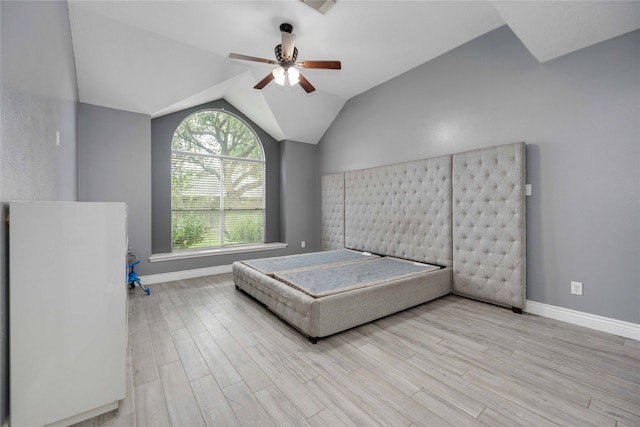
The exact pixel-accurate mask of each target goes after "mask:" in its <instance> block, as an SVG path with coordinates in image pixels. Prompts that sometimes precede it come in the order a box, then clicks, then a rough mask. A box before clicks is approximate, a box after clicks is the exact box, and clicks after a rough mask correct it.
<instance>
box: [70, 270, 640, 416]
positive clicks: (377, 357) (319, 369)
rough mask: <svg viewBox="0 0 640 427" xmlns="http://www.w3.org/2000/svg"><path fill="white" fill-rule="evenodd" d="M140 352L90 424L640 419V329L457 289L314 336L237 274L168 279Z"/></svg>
mask: <svg viewBox="0 0 640 427" xmlns="http://www.w3.org/2000/svg"><path fill="white" fill-rule="evenodd" d="M129 354H130V357H129V367H128V374H127V382H128V386H127V388H128V392H127V398H126V399H124V400H123V401H121V402H120V408H119V410H118V411H117V412H111V413H108V414H104V415H101V416H99V417H96V418H93V419H90V420H87V421H85V422H83V423H81V424H80V425H81V426H83V427H84V426H96V425H107V426H136V425H137V426H153V427H160V426H165V425H166V426H168V425H173V426H181V427H182V426H184V427H191V426H204V425H206V426H213V425H216V426H267V425H274V426H301V425H311V426H332V427H333V426H341V425H345V426H346V425H348V426H354V425H356V426H369V425H390V426H472V425H487V426H518V425H530V426H551V425H554V426H555V425H560V426H574V425H576V426H578V425H580V426H582V425H584V426H591V425H592V426H618V427H622V426H639V425H640V342H637V341H633V340H628V339H625V338H620V337H617V336H614V335H610V334H606V333H601V332H597V331H593V330H590V329H586V328H581V327H578V326H573V325H570V324H566V323H562V322H558V321H554V320H550V319H546V318H542V317H538V316H533V315H527V314H524V315H518V314H514V313H512V312H511V310H507V309H504V308H499V307H495V306H492V305H489V304H484V303H480V302H476V301H472V300H469V299H465V298H460V297H455V296H447V297H444V298H441V299H439V300H436V301H432V302H430V303H427V304H423V305H420V306H418V307H415V308H413V309H410V310H406V311H404V312H401V313H398V314H395V315H392V316H389V317H386V318H384V319H380V320H378V321H375V322H372V323H369V324H367V325H363V326H360V327H358V328H355V329H352V330H349V331H346V332H343V333H340V334H337V335H335V336H332V337H328V338H325V339H321V340H320V341H319V342H318V344H316V345H313V344H311V343H310V342H309V341H308V340H307V339H306V338H305V337H303V336H302V335H301V334H300V333H298V332H297V331H296V330H294V329H293V328H291V327H290V326H288V325H287V324H286V323H284V322H283V321H281V320H280V319H279V318H277V317H276V316H275V315H273V314H272V313H271V312H269V311H268V310H267V309H266V308H264V307H263V306H261V305H260V304H259V303H258V302H256V301H255V300H253V299H251V298H250V297H248V296H247V295H246V294H244V293H242V292H240V291H237V290H236V289H235V287H234V285H233V282H232V279H231V275H230V274H224V275H218V276H209V277H203V278H198V279H190V280H184V281H177V282H170V283H163V284H158V285H153V286H152V287H151V295H150V296H144V295H143V293H142V292H141V290H140V289H135V290H132V291H130V299H129ZM96 386H97V387H98V386H99V385H96Z"/></svg>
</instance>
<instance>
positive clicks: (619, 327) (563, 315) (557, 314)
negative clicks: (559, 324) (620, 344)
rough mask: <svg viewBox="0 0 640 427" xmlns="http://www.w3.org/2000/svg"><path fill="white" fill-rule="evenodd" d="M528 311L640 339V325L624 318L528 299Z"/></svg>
mask: <svg viewBox="0 0 640 427" xmlns="http://www.w3.org/2000/svg"><path fill="white" fill-rule="evenodd" d="M524 311H526V312H527V313H531V314H537V315H538V316H543V317H548V318H550V319H555V320H560V321H563V322H567V323H571V324H574V325H578V326H584V327H586V328H591V329H595V330H597V331H602V332H608V333H610V334H614V335H619V336H621V337H625V338H630V339H633V340H637V341H640V325H639V324H636V323H631V322H625V321H623V320H617V319H611V318H609V317H603V316H598V315H595V314H590V313H584V312H581V311H576V310H570V309H568V308H563V307H556V306H553V305H549V304H543V303H540V302H536V301H529V300H527V301H526V305H525V309H524Z"/></svg>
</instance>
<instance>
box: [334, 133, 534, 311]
mask: <svg viewBox="0 0 640 427" xmlns="http://www.w3.org/2000/svg"><path fill="white" fill-rule="evenodd" d="M525 167H526V164H525V144H524V143H516V144H508V145H501V146H497V147H491V148H484V149H480V150H473V151H468V152H464V153H458V154H454V155H452V156H442V157H436V158H432V159H425V160H418V161H413V162H407V163H401V164H396V165H390V166H381V167H376V168H369V169H363V170H357V171H351V172H344V173H336V174H331V175H325V176H323V177H322V245H323V249H336V248H341V247H347V248H351V249H356V250H362V251H369V252H373V253H376V254H380V255H389V256H395V257H399V258H405V259H412V260H415V261H422V262H427V263H430V264H438V265H443V266H447V267H452V271H453V292H454V293H457V294H459V295H464V296H468V297H472V298H476V299H479V300H483V301H487V302H492V303H495V304H500V305H504V306H507V307H512V308H518V309H522V308H524V301H525V292H526V291H525V289H526V253H525V251H526V241H525V240H526V222H525V219H526V218H525V217H526V207H525V199H524V197H525V194H524V192H525ZM341 233H342V234H341Z"/></svg>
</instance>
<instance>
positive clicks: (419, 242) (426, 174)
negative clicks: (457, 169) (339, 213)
mask: <svg viewBox="0 0 640 427" xmlns="http://www.w3.org/2000/svg"><path fill="white" fill-rule="evenodd" d="M344 188H345V246H346V247H347V248H351V249H356V250H364V251H369V252H373V253H376V254H380V255H389V256H395V257H398V258H405V259H411V260H414V261H421V262H427V263H432V264H439V265H443V266H447V267H450V266H451V265H452V259H453V258H452V252H451V248H452V244H451V156H443V157H437V158H433V159H425V160H418V161H413V162H407V163H400V164H395V165H390V166H381V167H377V168H370V169H362V170H357V171H351V172H345V184H344Z"/></svg>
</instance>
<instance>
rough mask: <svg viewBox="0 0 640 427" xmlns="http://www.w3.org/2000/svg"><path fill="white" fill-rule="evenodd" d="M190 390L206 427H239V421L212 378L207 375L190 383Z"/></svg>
mask: <svg viewBox="0 0 640 427" xmlns="http://www.w3.org/2000/svg"><path fill="white" fill-rule="evenodd" d="M191 389H192V390H193V394H194V396H195V398H196V401H197V402H198V406H199V407H200V413H201V414H202V417H203V418H204V422H205V424H206V425H207V426H208V427H212V426H225V427H234V426H239V425H240V421H238V418H237V417H236V414H235V413H234V412H233V409H231V406H230V405H229V402H227V399H226V398H225V395H224V393H222V390H221V389H220V386H219V385H218V383H217V382H216V380H215V379H214V378H213V376H211V375H207V376H206V377H202V378H198V379H197V380H193V381H191Z"/></svg>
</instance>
